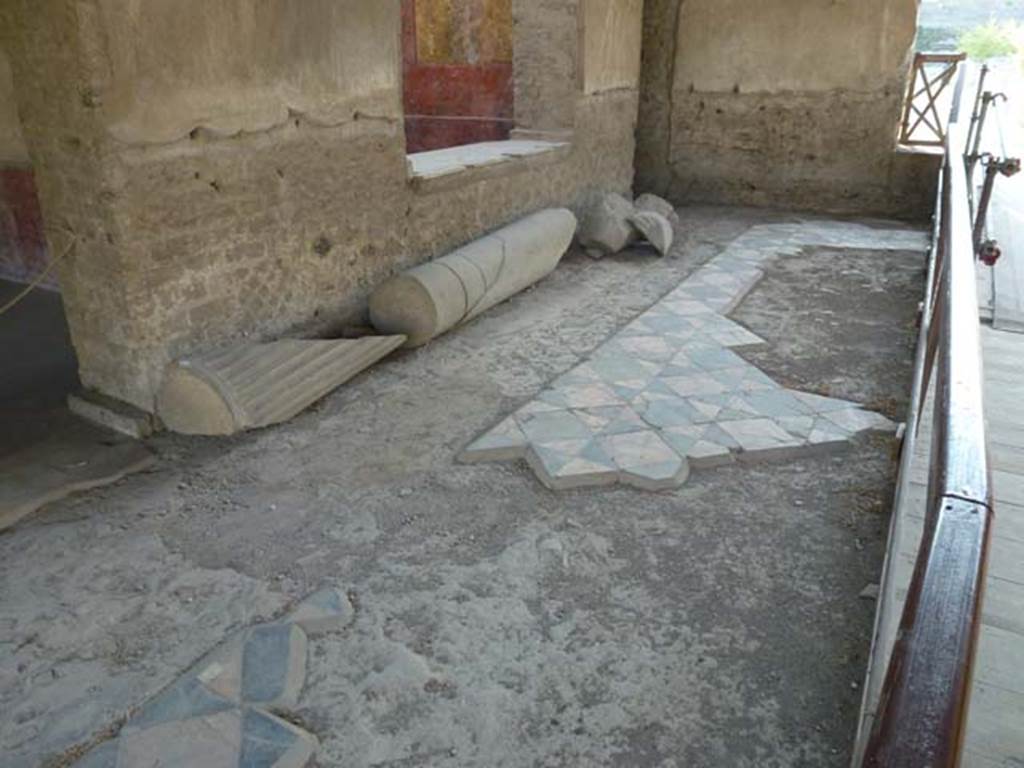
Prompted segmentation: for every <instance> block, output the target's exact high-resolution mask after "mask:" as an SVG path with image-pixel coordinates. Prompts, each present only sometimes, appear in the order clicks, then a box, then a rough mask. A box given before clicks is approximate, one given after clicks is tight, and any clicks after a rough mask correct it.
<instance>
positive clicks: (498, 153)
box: [406, 139, 571, 187]
mask: <svg viewBox="0 0 1024 768" xmlns="http://www.w3.org/2000/svg"><path fill="white" fill-rule="evenodd" d="M570 146H571V145H570V143H569V142H566V141H536V140H527V139H510V140H509V141H485V142H481V143H479V144H466V145H463V146H461V147H448V148H447V149H435V150H431V151H430V152H416V153H414V154H411V155H407V156H406V159H407V161H408V164H409V178H410V181H411V182H412V183H413V184H414V185H415V186H419V187H423V186H424V185H430V186H431V187H433V186H434V184H433V182H436V181H442V180H445V179H450V178H452V177H455V176H458V177H459V179H460V181H462V180H465V176H464V175H463V174H466V173H467V172H471V171H478V170H482V171H484V172H485V175H487V176H490V175H491V173H490V171H491V170H492V169H495V170H497V169H499V168H500V172H504V171H506V170H513V169H516V168H519V167H522V166H523V163H524V161H530V160H531V159H532V158H537V157H561V156H562V155H563V154H564V153H566V152H568V150H569V148H570ZM475 175H476V174H474V176H475Z"/></svg>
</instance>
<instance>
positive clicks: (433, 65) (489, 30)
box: [402, 0, 514, 153]
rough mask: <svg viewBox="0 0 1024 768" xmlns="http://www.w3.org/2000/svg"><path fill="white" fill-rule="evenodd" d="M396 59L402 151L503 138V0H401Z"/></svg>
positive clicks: (507, 29) (506, 54)
mask: <svg viewBox="0 0 1024 768" xmlns="http://www.w3.org/2000/svg"><path fill="white" fill-rule="evenodd" d="M402 52H403V65H404V66H403V75H404V88H403V94H404V99H403V101H404V107H405V132H406V142H407V151H408V152H410V153H411V152H423V151H427V150H431V149H441V148H444V147H453V146H459V145H462V144H472V143H475V142H480V141H500V140H504V139H507V138H508V135H509V131H510V130H511V128H512V126H513V118H514V105H513V91H512V2H511V0H403V3H402Z"/></svg>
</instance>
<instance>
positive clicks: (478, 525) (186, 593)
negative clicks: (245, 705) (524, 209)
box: [0, 208, 923, 768]
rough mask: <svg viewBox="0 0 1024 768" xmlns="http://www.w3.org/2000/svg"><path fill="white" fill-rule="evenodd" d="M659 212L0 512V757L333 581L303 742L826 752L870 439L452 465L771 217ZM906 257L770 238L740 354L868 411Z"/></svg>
mask: <svg viewBox="0 0 1024 768" xmlns="http://www.w3.org/2000/svg"><path fill="white" fill-rule="evenodd" d="M681 214H682V228H681V236H680V242H679V243H678V244H677V246H676V248H675V249H674V252H673V253H672V254H671V255H670V256H669V257H667V258H665V259H659V258H657V257H656V256H655V255H653V252H650V251H647V250H644V249H633V250H630V251H627V252H625V253H622V254H620V255H618V256H616V257H612V258H608V259H605V260H602V261H591V260H590V259H588V258H587V257H586V256H584V255H582V254H581V253H577V252H571V253H570V254H569V255H567V256H566V258H565V260H564V261H563V263H562V265H561V266H560V267H559V269H558V270H557V271H556V272H555V274H553V275H552V276H551V277H549V278H548V279H546V280H545V281H543V282H542V283H541V284H540V285H538V286H537V287H536V288H534V289H532V290H530V291H527V292H526V293H524V294H522V295H520V296H518V297H516V298H515V299H513V300H512V301H510V302H507V303H506V304H503V305H501V306H499V307H497V308H495V309H494V310H492V311H490V312H488V313H487V314H486V315H485V316H484V317H482V318H480V319H478V320H477V321H475V322H474V323H472V324H471V325H469V326H468V327H465V328H463V329H460V330H458V331H456V332H453V333H450V334H448V335H447V336H445V337H444V338H442V339H440V340H438V341H436V342H434V343H432V344H430V345H428V346H426V347H424V348H422V349H419V350H414V351H408V352H401V353H399V354H397V355H395V356H393V357H392V358H390V359H389V360H387V361H385V362H383V363H382V364H379V365H378V366H376V367H375V368H374V369H372V370H371V371H369V372H368V373H366V374H364V375H362V376H361V377H359V378H358V379H357V380H355V381H354V382H352V383H350V384H349V385H347V386H346V387H344V388H342V389H341V390H339V391H338V392H336V393H334V394H333V395H332V396H330V397H328V398H327V399H325V400H324V401H323V402H321V403H320V404H318V405H317V406H316V407H314V408H313V409H311V410H310V411H308V412H306V413H304V414H302V415H301V416H299V417H298V418H296V419H294V420H293V421H292V422H290V423H288V424H286V425H283V426H280V427H276V428H273V429H268V430H263V431H259V432H256V433H251V434H247V435H243V436H240V437H236V438H232V439H218V440H213V439H210V440H205V439H193V438H184V437H177V436H173V435H167V434H164V435H159V436H157V437H155V438H153V439H151V440H150V441H149V446H150V448H151V449H152V450H153V451H154V452H155V453H156V454H157V462H156V464H155V465H154V467H153V468H151V469H150V470H148V471H146V472H143V473H140V474H136V475H133V476H131V477H129V478H127V479H125V480H123V481H121V482H120V483H118V484H116V485H113V486H110V487H107V488H104V489H100V490H94V491H90V492H87V493H84V494H80V495H77V496H74V497H72V498H70V499H67V500H64V501H61V502H57V503H54V504H51V505H49V506H47V507H45V508H44V509H42V510H41V511H39V512H38V513H36V514H35V515H33V516H32V517H30V518H28V519H26V520H24V521H23V522H22V523H20V524H19V525H18V526H16V527H14V528H13V529H11V530H8V531H7V532H5V533H4V534H2V535H0V712H3V713H4V714H3V717H2V718H0V753H2V754H3V755H4V756H5V757H4V760H3V762H4V765H9V766H12V767H16V766H34V765H40V764H44V765H46V764H49V765H60V764H64V763H66V762H69V758H68V755H69V754H71V753H70V752H67V751H66V750H68V748H69V747H72V746H73V745H75V744H79V743H82V742H85V741H88V740H89V739H90V738H91V737H93V736H94V735H95V734H97V733H100V732H103V731H104V730H108V731H109V730H110V729H111V728H112V727H116V724H117V723H118V721H119V718H121V717H122V716H123V715H124V714H125V713H127V712H128V711H129V710H131V709H132V708H133V707H135V706H138V705H139V704H140V703H141V702H142V701H144V700H145V699H146V698H147V697H149V696H151V695H153V694H154V693H155V692H157V691H159V690H160V689H161V688H163V687H164V686H166V685H167V684H169V683H170V682H172V681H173V680H174V679H175V678H176V677H177V676H178V675H180V674H181V673H182V672H183V671H184V670H186V669H187V668H188V667H189V666H190V665H191V664H192V663H193V662H194V661H195V660H196V659H198V658H200V657H201V656H203V655H204V654H205V653H207V652H208V651H209V650H210V649H211V648H213V647H215V646H216V645H217V644H218V643H221V642H222V641H223V640H224V639H225V638H226V637H228V636H229V635H230V634H231V633H233V632H235V631H236V630H238V629H239V628H241V627H244V626H248V625H251V624H252V623H254V622H256V621H258V620H260V619H265V618H268V617H273V616H276V615H279V614H280V613H281V612H283V611H285V610H286V609H287V608H288V606H289V605H290V604H292V603H293V602H294V601H296V600H298V599H299V598H301V597H303V596H305V595H307V594H308V593H310V592H312V591H314V590H316V589H318V588H320V587H323V586H334V587H339V588H341V589H343V590H344V591H346V592H347V593H348V594H349V595H350V597H351V599H352V602H353V604H354V605H355V606H356V617H355V620H354V622H353V623H352V624H351V625H350V626H349V627H348V628H347V629H345V630H343V631H341V632H338V633H334V634H329V635H326V636H324V637H320V638H317V639H315V640H311V641H310V651H309V663H308V677H307V681H306V687H305V690H304V692H303V695H302V699H301V702H300V706H299V708H298V711H297V715H298V720H299V721H301V724H302V725H303V727H305V728H307V729H308V730H310V731H312V732H313V733H315V734H316V736H317V737H318V738H319V740H320V743H321V748H320V751H319V754H318V756H317V758H316V762H317V764H318V765H321V766H420V765H429V766H586V765H594V766H691V767H693V766H730V767H735V768H743V767H747V766H750V767H753V766H758V767H763V766H845V765H846V764H847V763H848V760H849V750H850V747H851V744H852V740H853V733H854V727H855V720H856V713H857V709H858V706H859V701H860V690H859V684H860V680H861V678H862V675H863V673H864V669H865V666H866V660H867V654H868V650H869V644H870V634H871V628H872V617H873V612H874V604H873V603H872V602H870V601H867V600H864V599H861V598H859V597H858V595H859V593H860V592H861V591H862V590H863V589H864V587H865V585H867V584H869V583H872V582H876V581H877V580H878V577H879V572H880V569H881V563H882V556H883V547H884V535H885V532H886V525H887V521H888V510H889V501H890V497H891V489H892V482H893V475H894V464H893V457H892V452H893V438H892V437H891V436H889V435H882V434H877V433H876V434H868V435H862V436H861V437H858V438H857V439H856V440H854V441H853V443H852V444H851V445H849V446H848V447H847V448H845V449H844V450H841V451H838V452H837V451H832V452H827V453H822V454H820V455H816V456H812V457H806V458H801V459H796V460H779V461H765V462H758V463H751V464H747V463H735V464H731V465H728V466H725V467H721V468H718V469H708V470H695V471H694V472H693V474H692V475H691V477H690V479H689V480H688V482H687V483H686V484H685V485H684V486H683V487H682V488H680V489H678V490H675V491H662V492H649V491H641V490H634V489H630V488H625V487H610V488H593V489H581V490H575V491H563V492H553V491H549V490H547V489H545V488H544V487H543V486H542V485H540V484H539V483H538V482H537V480H536V478H535V477H534V475H533V474H532V472H530V471H529V470H528V468H527V467H526V466H525V465H524V464H522V463H517V464H516V463H513V464H502V463H497V464H479V465H465V464H460V463H458V462H457V461H456V456H457V455H458V454H459V452H460V451H461V450H462V449H463V448H465V446H466V445H467V444H468V443H469V442H470V441H471V440H473V438H475V437H476V436H477V435H479V434H480V433H481V432H482V431H484V430H485V429H487V428H489V427H491V426H493V425H494V424H495V423H496V422H497V421H498V420H499V419H500V418H501V417H503V416H505V415H507V414H508V413H510V412H511V411H512V410H514V409H515V408H516V407H517V406H518V405H520V404H522V403H523V402H524V401H526V400H528V399H530V398H531V397H532V396H534V395H535V394H536V393H537V391H538V390H540V389H541V388H542V387H543V385H545V384H546V383H548V382H549V381H551V380H552V379H554V378H555V377H557V376H558V375H559V374H561V373H563V372H565V371H566V370H568V369H569V368H571V367H572V366H573V365H575V364H577V363H578V362H579V361H580V360H581V358H583V357H586V356H587V354H588V353H589V352H590V351H592V350H593V349H594V348H595V347H597V346H598V345H599V344H600V343H601V342H602V341H603V340H605V339H606V338H607V337H608V336H609V335H611V334H612V333H613V332H615V331H616V330H617V329H618V328H620V327H621V326H623V325H624V324H626V323H627V322H628V321H630V320H631V319H632V318H633V317H635V316H636V315H637V314H638V313H640V312H641V311H643V310H645V309H646V308H647V307H649V306H650V305H651V304H653V303H654V302H655V301H657V300H658V299H659V298H660V297H661V296H663V295H664V294H665V293H667V292H668V291H670V290H671V289H672V288H674V287H675V286H676V285H677V284H678V283H679V281H680V280H682V279H683V278H684V277H685V276H686V275H687V274H689V273H690V272H691V271H692V270H693V269H694V268H695V267H696V266H698V265H699V264H701V263H703V262H704V261H706V260H707V259H709V258H711V257H712V256H714V255H715V254H716V253H718V252H719V251H720V250H721V249H722V248H723V247H724V246H725V245H726V244H727V243H728V242H729V241H730V240H731V239H733V238H735V237H737V236H738V235H740V234H742V233H743V232H744V231H745V230H746V229H747V228H749V227H750V226H752V225H755V224H761V223H770V222H785V221H794V220H796V217H794V216H792V215H786V214H774V213H766V212H757V211H750V210H742V209H710V208H692V209H684V210H682V211H681ZM875 225H876V226H878V227H883V228H884V227H885V226H887V225H885V224H884V223H881V222H876V223H875ZM922 267H923V259H922V257H921V255H920V254H916V253H910V252H879V251H851V250H836V249H827V248H812V249H806V250H805V251H803V252H802V253H801V254H800V255H798V256H794V257H786V258H783V259H781V260H779V261H778V262H776V263H774V264H773V265H772V266H771V267H769V269H768V273H767V276H766V278H765V279H764V280H763V281H762V282H761V283H760V284H759V285H758V286H757V287H756V288H755V289H754V290H753V291H752V293H751V294H750V295H749V296H748V297H747V298H746V300H745V301H744V302H743V303H742V304H741V305H740V306H739V308H738V309H737V310H736V311H734V312H733V313H732V315H731V316H732V318H733V319H735V320H737V321H738V322H740V323H742V324H743V325H745V326H746V327H748V328H749V329H750V330H752V331H754V332H755V333H757V334H759V335H760V336H762V337H763V338H765V339H767V340H769V342H770V344H769V346H767V347H762V348H759V349H746V350H743V351H742V352H741V354H743V355H744V356H745V357H747V358H748V359H749V360H751V361H752V362H755V363H756V364H757V365H758V366H760V367H761V368H762V369H763V370H764V371H765V372H767V373H769V374H770V375H771V376H773V377H775V378H776V379H777V380H778V381H780V382H781V383H784V384H786V385H787V386H791V387H795V388H799V389H804V390H808V391H814V392H819V393H823V394H830V395H832V396H835V397H841V398H846V399H850V400H855V401H858V402H861V403H866V404H868V405H869V406H870V407H872V408H875V409H877V410H880V411H882V412H883V413H886V415H888V416H890V418H895V419H897V420H898V419H899V418H900V417H901V416H902V413H903V411H904V408H905V405H906V398H907V394H908V392H909V381H910V372H911V366H912V344H913V339H914V335H915V331H914V327H913V323H914V315H915V311H916V306H917V302H918V299H919V297H920V295H921V292H922V286H923V271H922ZM62 755H63V757H62ZM62 761H63V762H62Z"/></svg>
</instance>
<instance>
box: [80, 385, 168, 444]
mask: <svg viewBox="0 0 1024 768" xmlns="http://www.w3.org/2000/svg"><path fill="white" fill-rule="evenodd" d="M68 410H69V411H71V412H72V413H73V414H75V415H76V416H81V417H82V418H83V419H85V420H86V421H90V422H92V423H93V424H96V425H98V426H101V427H106V428H107V429H112V430H114V431H115V432H120V433H121V434H122V435H128V437H134V438H135V439H136V440H144V439H145V438H147V437H149V436H150V435H152V434H153V426H154V425H153V421H154V419H153V416H152V415H151V414H148V413H146V412H145V411H141V410H139V409H138V408H136V407H135V406H133V405H129V404H128V403H122V402H120V401H118V400H115V399H114V398H112V397H107V396H106V395H103V394H100V393H99V392H94V391H93V390H83V391H81V392H79V393H77V394H71V395H68Z"/></svg>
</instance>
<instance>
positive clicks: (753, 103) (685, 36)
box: [637, 0, 937, 216]
mask: <svg viewBox="0 0 1024 768" xmlns="http://www.w3.org/2000/svg"><path fill="white" fill-rule="evenodd" d="M916 18H917V0H856V1H855V0H773V1H772V2H766V3H756V4H751V3H745V2H741V1H740V0H714V1H713V0H687V1H686V2H682V3H680V2H679V0H652V2H649V3H648V5H647V7H646V9H645V30H644V50H645V60H644V68H645V72H644V81H645V82H644V96H643V100H642V101H643V105H642V109H641V117H640V126H641V127H640V135H639V139H638V142H639V145H640V146H639V149H638V156H637V166H638V167H637V172H638V187H640V188H650V189H652V190H653V191H658V192H661V193H664V194H668V195H669V196H670V197H672V198H673V199H674V200H676V201H677V202H682V201H687V200H696V199H699V200H703V201H709V202H720V203H746V204H755V205H766V206H777V207H794V208H807V209H817V210H830V211H837V212H846V213H885V214H887V215H904V216H920V215H926V213H927V211H928V210H929V209H930V205H931V201H932V199H933V195H932V193H933V190H934V183H933V181H932V178H933V177H934V173H935V170H936V169H937V162H936V161H935V160H934V159H933V158H931V157H929V156H920V155H912V154H907V153H897V152H896V151H895V148H896V128H897V123H898V120H899V115H900V108H901V105H902V100H903V95H904V92H905V88H906V77H907V74H908V72H909V64H910V55H911V51H912V47H913V42H914V35H915V32H916Z"/></svg>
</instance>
